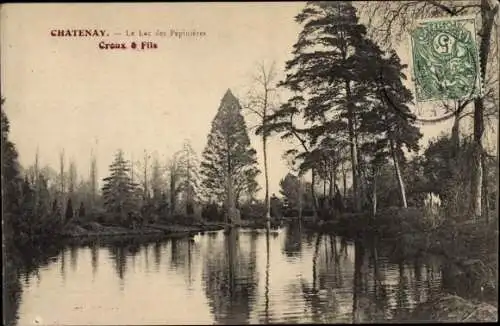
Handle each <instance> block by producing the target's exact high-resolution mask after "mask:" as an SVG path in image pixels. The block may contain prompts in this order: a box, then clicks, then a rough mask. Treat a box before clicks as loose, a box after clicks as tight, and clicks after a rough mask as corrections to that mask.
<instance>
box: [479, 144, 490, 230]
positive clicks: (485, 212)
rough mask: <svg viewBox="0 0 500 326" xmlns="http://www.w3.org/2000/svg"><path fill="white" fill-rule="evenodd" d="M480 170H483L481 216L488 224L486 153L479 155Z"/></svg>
mask: <svg viewBox="0 0 500 326" xmlns="http://www.w3.org/2000/svg"><path fill="white" fill-rule="evenodd" d="M481 169H482V170H483V178H482V188H483V189H482V199H483V203H482V205H481V207H482V216H483V218H484V219H485V220H486V222H489V213H490V208H489V206H490V205H489V194H488V165H487V162H486V153H483V155H481Z"/></svg>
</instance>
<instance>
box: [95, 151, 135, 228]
mask: <svg viewBox="0 0 500 326" xmlns="http://www.w3.org/2000/svg"><path fill="white" fill-rule="evenodd" d="M109 170H110V172H111V175H110V176H109V177H107V178H104V179H103V181H104V185H103V187H102V193H103V198H104V207H105V209H106V210H107V211H108V213H110V214H112V215H113V216H114V217H117V218H118V219H119V223H121V224H124V223H127V222H131V221H128V216H129V215H130V214H132V213H133V212H134V211H135V208H136V203H135V200H134V192H135V189H136V187H137V185H136V184H134V183H132V181H131V179H130V176H129V171H130V168H129V163H128V161H126V160H125V159H124V155H123V151H121V150H119V151H118V152H117V153H116V155H115V160H114V162H113V163H112V164H111V165H110V166H109Z"/></svg>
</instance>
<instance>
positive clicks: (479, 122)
mask: <svg viewBox="0 0 500 326" xmlns="http://www.w3.org/2000/svg"><path fill="white" fill-rule="evenodd" d="M497 11H498V6H496V8H495V10H492V9H489V4H488V1H487V0H481V20H482V26H481V32H480V34H481V43H480V45H479V56H480V64H481V77H482V78H483V80H485V77H486V65H487V62H488V55H489V52H490V43H491V31H492V28H493V22H494V19H495V15H496V13H497ZM483 134H484V102H483V98H476V99H475V100H474V154H473V163H472V164H473V166H472V175H471V177H472V180H471V195H472V196H471V203H470V207H471V209H470V210H471V212H470V213H471V214H472V217H473V219H474V220H476V219H477V218H478V217H480V216H481V213H482V208H481V202H482V200H481V198H482V193H481V190H482V189H481V188H482V180H483V169H482V164H481V155H482V152H483Z"/></svg>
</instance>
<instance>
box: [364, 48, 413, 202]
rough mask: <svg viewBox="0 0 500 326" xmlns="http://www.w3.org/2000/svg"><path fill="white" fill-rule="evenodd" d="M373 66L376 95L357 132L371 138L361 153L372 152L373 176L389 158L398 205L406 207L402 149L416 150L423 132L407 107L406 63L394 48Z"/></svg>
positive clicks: (409, 95)
mask: <svg viewBox="0 0 500 326" xmlns="http://www.w3.org/2000/svg"><path fill="white" fill-rule="evenodd" d="M373 65H374V67H376V68H375V69H374V73H377V72H376V70H378V76H379V77H378V86H377V88H378V89H377V97H376V100H375V101H373V103H372V105H370V106H368V109H367V110H365V111H364V112H362V113H361V114H360V128H359V130H360V133H367V134H368V137H367V138H370V140H369V141H366V142H365V146H364V148H365V150H364V152H365V154H370V155H372V158H371V160H372V167H373V169H372V170H373V172H372V173H373V177H375V176H376V174H377V167H379V166H381V165H382V164H383V162H384V161H385V158H386V157H391V158H392V161H393V164H394V172H395V174H396V180H397V181H398V186H399V192H400V195H401V205H402V207H405V208H406V207H407V200H406V191H405V186H404V181H403V176H402V172H401V166H400V165H401V163H402V162H404V159H405V157H404V153H403V148H406V149H407V150H408V151H410V152H411V151H413V152H417V151H418V149H419V145H418V141H419V140H420V138H421V137H422V134H421V133H420V130H419V128H418V127H417V126H416V125H415V122H416V117H415V116H414V114H412V113H411V111H410V109H409V107H408V103H410V102H411V101H412V99H413V96H412V94H411V91H410V90H409V89H407V88H406V87H405V86H404V85H403V83H402V79H403V78H406V77H405V75H404V74H403V72H402V71H403V69H404V68H406V65H403V64H401V62H400V59H399V57H398V55H397V54H396V52H395V51H391V52H390V53H389V55H388V57H387V58H381V59H380V60H379V62H373ZM374 180H375V179H374ZM374 189H375V188H374Z"/></svg>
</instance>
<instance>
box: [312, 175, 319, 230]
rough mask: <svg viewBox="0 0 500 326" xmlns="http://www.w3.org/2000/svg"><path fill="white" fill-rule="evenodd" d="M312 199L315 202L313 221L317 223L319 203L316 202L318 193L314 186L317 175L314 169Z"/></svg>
mask: <svg viewBox="0 0 500 326" xmlns="http://www.w3.org/2000/svg"><path fill="white" fill-rule="evenodd" d="M311 175H312V176H311V197H312V201H313V207H312V209H313V219H314V220H315V221H316V218H317V217H318V202H317V201H316V191H315V190H314V185H315V183H316V173H315V171H314V169H312V170H311Z"/></svg>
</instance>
